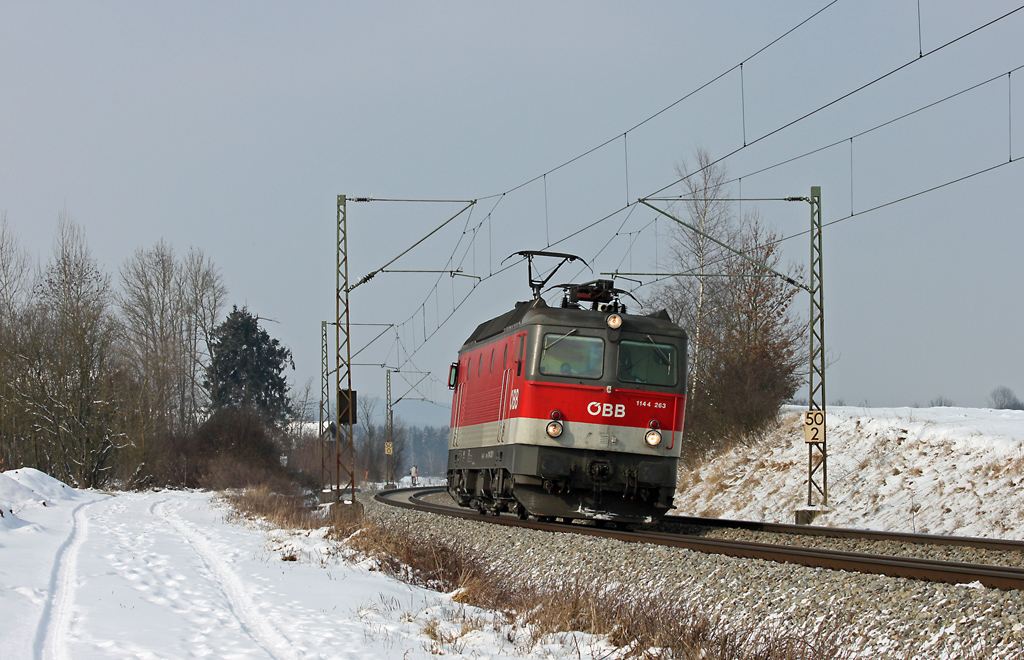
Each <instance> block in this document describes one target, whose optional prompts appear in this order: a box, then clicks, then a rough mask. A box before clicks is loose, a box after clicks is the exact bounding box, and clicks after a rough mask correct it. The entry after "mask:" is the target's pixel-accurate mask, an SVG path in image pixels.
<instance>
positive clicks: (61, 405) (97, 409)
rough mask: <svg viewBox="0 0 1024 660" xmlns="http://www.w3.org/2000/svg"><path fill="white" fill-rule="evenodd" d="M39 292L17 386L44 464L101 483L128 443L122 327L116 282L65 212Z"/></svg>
mask: <svg viewBox="0 0 1024 660" xmlns="http://www.w3.org/2000/svg"><path fill="white" fill-rule="evenodd" d="M36 290H37V297H38V302H37V303H36V304H35V305H34V306H33V307H32V309H30V310H29V311H28V312H27V313H26V318H25V323H24V325H25V327H26V332H25V341H23V342H22V347H21V348H22V353H21V355H20V359H21V362H22V367H23V370H22V375H21V376H20V377H19V378H18V382H17V383H16V387H17V394H18V396H19V398H20V399H21V402H22V405H23V411H24V412H25V413H26V414H27V415H28V416H29V417H30V419H31V420H32V427H33V428H32V431H33V435H34V443H36V446H37V448H38V449H37V451H39V452H41V455H40V456H38V457H37V458H38V459H39V460H38V463H39V464H40V466H41V467H42V468H43V469H48V470H49V472H50V474H52V475H53V476H55V477H57V478H59V479H62V480H65V481H68V482H69V483H71V484H73V485H76V486H88V487H91V486H97V485H100V484H101V483H103V481H104V480H105V479H106V477H107V472H108V471H109V470H110V468H111V459H112V458H113V453H114V451H115V450H116V449H117V448H118V447H120V446H123V445H124V444H126V438H125V436H124V434H123V432H121V431H120V430H119V429H118V421H119V420H118V411H117V400H116V398H117V397H116V394H117V383H118V381H119V380H121V377H120V374H119V373H118V370H119V369H118V367H119V365H118V364H117V363H116V360H115V359H114V356H113V350H112V348H113V345H114V342H115V341H116V339H117V335H118V326H117V320H116V318H115V316H114V315H113V314H112V310H111V303H112V295H111V287H110V277H109V276H108V275H106V274H105V273H103V271H102V270H100V268H99V266H98V264H97V262H96V260H95V259H94V258H93V256H92V254H91V253H90V251H89V248H88V246H87V244H86V242H85V236H84V234H83V233H82V230H81V229H80V228H79V227H78V226H77V225H76V224H75V223H74V222H73V221H72V220H71V217H70V216H69V214H68V213H67V211H61V213H60V215H59V216H58V220H57V234H56V236H55V238H54V243H53V254H52V256H51V257H50V261H49V262H48V264H47V265H46V267H45V269H44V270H43V272H42V274H41V276H40V278H39V281H38V282H37V284H36Z"/></svg>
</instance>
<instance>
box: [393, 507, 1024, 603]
mask: <svg viewBox="0 0 1024 660" xmlns="http://www.w3.org/2000/svg"><path fill="white" fill-rule="evenodd" d="M443 492H445V489H444V488H406V489H398V490H392V491H384V492H381V493H379V494H378V495H377V496H376V499H377V500H378V501H380V502H382V503H385V504H389V505H392V506H398V507H403V508H408V509H414V510H417V511H423V512H427V513H433V514H439V515H445V516H451V517H456V518H465V519H470V520H484V521H486V522H489V523H494V524H500V525H508V526H513V527H525V528H529V529H537V530H543V531H550V532H561V533H574V534H585V535H590V536H601V537H606V538H613V539H617V540H620V541H625V542H628V543H653V544H659V545H666V546H673V547H678V548H687V549H690V550H695V551H698V552H705V553H712V554H721V555H727V556H731V557H739V558H745V559H762V560H765V561H772V562H782V563H790V564H799V565H801V566H808V567H815V568H825V569H830V570H843V571H850V572H857V573H873V574H877V575H885V576H889V577H902V578H908V579H913V580H925V581H930V582H945V583H950V584H969V583H974V582H978V583H981V584H982V585H984V586H986V587H989V588H993V589H1001V590H1014V589H1024V568H1020V567H1015V566H996V565H990V564H973V563H964V562H955V561H943V560H935V559H922V558H917V557H900V556H890V555H877V554H868V553H861V552H848V551H842V550H828V549H822V548H816V547H806V546H800V545H780V544H771V543H761V542H755V541H748V540H733V539H711V538H705V537H702V536H695V535H692V534H685V533H675V532H666V531H647V530H619V529H605V528H599V527H594V526H589V525H567V524H557V523H548V522H537V521H530V520H519V519H518V518H515V517H512V516H486V517H485V516H482V515H480V514H478V513H476V512H474V511H470V510H467V509H465V508H461V507H457V506H454V505H446V504H439V503H435V502H427V501H425V499H424V498H426V497H427V496H430V495H434V494H437V493H443ZM663 522H664V523H665V524H666V525H679V526H682V527H691V528H692V527H694V526H697V527H732V528H738V529H747V530H753V531H759V532H767V533H773V534H789V535H813V536H828V537H834V538H847V539H858V540H866V541H892V542H898V543H915V544H932V545H946V546H966V547H971V548H977V549H982V550H993V551H1004V552H1005V551H1011V552H1012V551H1016V552H1021V551H1024V542H1020V541H1004V540H990V539H978V538H968V537H950V536H936V535H929V534H896V533H892V532H874V531H869V530H854V529H838V528H823V527H811V526H805V525H784V524H773V523H756V522H750V521H728V520H717V519H708V518H692V517H685V516H667V517H666V518H665V520H664V521H663Z"/></svg>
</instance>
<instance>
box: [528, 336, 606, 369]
mask: <svg viewBox="0 0 1024 660" xmlns="http://www.w3.org/2000/svg"><path fill="white" fill-rule="evenodd" d="M574 332H575V330H570V331H569V332H568V333H551V334H546V335H544V345H543V348H542V349H541V354H540V372H541V373H542V374H544V375H545V376H565V377H570V378H600V377H601V372H602V369H603V365H604V340H603V339H601V338H600V337H580V336H573V334H572V333H574Z"/></svg>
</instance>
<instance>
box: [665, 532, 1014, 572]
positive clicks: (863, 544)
mask: <svg viewBox="0 0 1024 660" xmlns="http://www.w3.org/2000/svg"><path fill="white" fill-rule="evenodd" d="M681 527H683V526H682V525H676V524H668V525H661V526H660V527H659V530H664V531H676V532H679V533H684V534H691V535H694V536H700V537H703V538H712V539H728V540H735V541H755V542H757V543H772V544H777V545H792V546H799V547H802V548H821V549H823V550H841V551H844V552H863V553H868V554H873V555H887V556H891V557H915V558H918V559H935V560H938V561H955V562H965V563H968V564H990V565H993V566H1020V567H1024V552H1021V551H1009V550H986V549H981V548H971V547H968V546H959V545H929V544H927V543H899V542H897V541H871V540H864V539H856V538H839V537H831V536H817V535H802V534H786V533H779V532H758V531H753V530H746V529H729V528H724V527H693V526H686V528H685V529H680V528H681Z"/></svg>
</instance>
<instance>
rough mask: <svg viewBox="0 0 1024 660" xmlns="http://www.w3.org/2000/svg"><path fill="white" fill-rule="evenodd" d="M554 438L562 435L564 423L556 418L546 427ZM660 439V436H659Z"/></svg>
mask: <svg viewBox="0 0 1024 660" xmlns="http://www.w3.org/2000/svg"><path fill="white" fill-rule="evenodd" d="M545 430H546V431H547V432H548V435H550V436H551V437H552V438H557V437H558V436H560V435H562V423H561V422H559V421H556V420H551V421H550V422H548V427H547V429H545ZM659 440H660V438H659Z"/></svg>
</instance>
